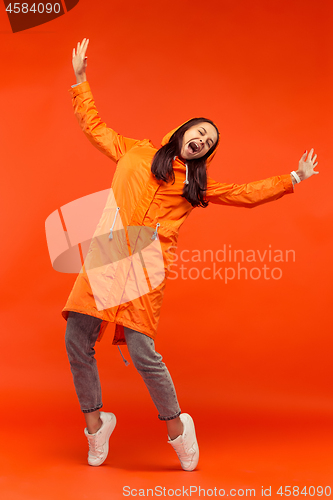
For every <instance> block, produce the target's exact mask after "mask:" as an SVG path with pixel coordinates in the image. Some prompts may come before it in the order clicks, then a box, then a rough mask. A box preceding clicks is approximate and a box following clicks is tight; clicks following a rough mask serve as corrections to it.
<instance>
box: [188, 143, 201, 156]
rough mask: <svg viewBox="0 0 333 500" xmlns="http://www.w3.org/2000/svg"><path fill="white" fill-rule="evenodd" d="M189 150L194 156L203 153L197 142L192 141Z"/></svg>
mask: <svg viewBox="0 0 333 500" xmlns="http://www.w3.org/2000/svg"><path fill="white" fill-rule="evenodd" d="M188 149H189V151H190V153H192V154H195V153H199V151H201V147H200V146H199V144H198V143H197V142H195V141H191V142H190V143H189V145H188Z"/></svg>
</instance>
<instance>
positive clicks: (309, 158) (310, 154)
mask: <svg viewBox="0 0 333 500" xmlns="http://www.w3.org/2000/svg"><path fill="white" fill-rule="evenodd" d="M313 152H314V149H313V148H311V149H310V152H309V156H308V160H312V155H313Z"/></svg>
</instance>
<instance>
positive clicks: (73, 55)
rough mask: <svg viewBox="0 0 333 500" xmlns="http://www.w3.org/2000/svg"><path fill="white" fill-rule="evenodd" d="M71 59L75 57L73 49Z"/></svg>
mask: <svg viewBox="0 0 333 500" xmlns="http://www.w3.org/2000/svg"><path fill="white" fill-rule="evenodd" d="M72 57H73V59H74V57H75V49H73V52H72Z"/></svg>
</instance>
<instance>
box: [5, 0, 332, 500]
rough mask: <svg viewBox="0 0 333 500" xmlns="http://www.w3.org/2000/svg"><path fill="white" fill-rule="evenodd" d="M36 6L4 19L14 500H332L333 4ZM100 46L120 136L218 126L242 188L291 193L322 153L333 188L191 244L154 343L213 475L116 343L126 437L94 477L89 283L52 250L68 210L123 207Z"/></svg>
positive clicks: (217, 227) (214, 226)
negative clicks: (85, 91) (188, 461)
mask: <svg viewBox="0 0 333 500" xmlns="http://www.w3.org/2000/svg"><path fill="white" fill-rule="evenodd" d="M23 5H26V4H22V3H20V4H14V3H11V4H10V7H9V8H8V6H9V2H7V1H6V2H3V4H2V5H0V24H1V28H0V36H1V67H2V78H1V101H2V106H1V114H2V118H1V120H0V126H1V134H0V138H1V148H0V154H1V172H2V175H1V178H2V182H1V190H2V193H1V214H2V217H1V222H2V246H1V285H2V286H1V289H2V294H1V295H2V296H1V325H2V357H1V358H2V368H1V370H2V372H1V373H2V377H1V382H0V384H1V405H2V412H1V434H2V435H3V436H2V438H1V442H2V449H1V452H0V471H1V472H0V475H1V481H0V494H1V498H4V499H11V500H16V499H29V500H30V499H31V500H32V499H33V500H36V499H37V500H39V499H43V500H45V499H53V498H59V497H60V496H61V498H63V499H64V500H67V499H78V498H91V497H94V498H95V499H98V500H99V499H102V498H103V499H104V498H112V499H118V498H124V497H125V496H130V497H132V496H135V495H137V496H139V494H140V496H145V495H146V496H148V495H147V489H148V488H150V489H151V490H152V492H153V493H154V495H155V496H158V490H157V489H156V488H157V486H161V488H165V490H164V493H165V495H164V496H173V495H174V496H186V495H187V496H189V495H191V497H192V498H199V497H202V496H204V494H203V492H204V490H205V494H206V496H222V490H223V491H224V492H225V496H245V495H246V493H245V492H246V489H247V488H249V489H253V490H254V491H255V494H256V496H268V494H269V493H271V495H270V496H272V497H273V498H281V496H284V495H286V496H287V495H288V491H291V492H292V495H293V496H295V495H297V491H299V492H301V491H302V488H307V489H306V490H305V492H306V493H307V494H311V492H312V493H314V495H317V496H319V494H320V491H321V490H320V488H321V487H322V488H323V496H329V495H330V494H329V488H330V487H332V489H333V485H332V481H331V478H332V444H333V432H332V418H333V393H332V387H333V374H332V349H333V340H332V319H331V314H332V305H331V304H332V257H331V256H332V251H333V238H332V226H333V203H332V195H331V191H332V181H333V176H332V168H331V167H332V159H333V150H332V133H333V123H332V116H333V106H332V104H333V103H332V87H333V62H332V61H333V58H332V53H333V43H332V32H333V26H332V21H333V5H332V2H330V1H328V0H323V1H321V2H315V1H313V0H303V1H299V0H292V1H286V0H282V1H277V0H270V1H269V2H267V1H263V0H254V1H248V0H240V1H237V2H235V1H232V0H212V1H210V2H202V1H199V0H191V1H190V0H177V1H176V0H170V1H169V2H161V1H158V0H155V1H152V0H143V1H137V0H127V1H126V2H125V1H113V0H101V1H100V2H93V1H92V0H80V1H79V2H67V1H66V2H64V1H60V2H59V9H60V10H59V11H58V7H56V11H57V12H56V11H55V10H54V5H55V3H54V2H53V3H50V5H51V6H52V9H53V10H52V12H50V14H49V15H50V17H49V18H48V17H47V15H48V14H47V10H46V9H47V4H46V3H45V4H42V2H39V4H37V3H36V4H35V9H37V11H36V12H35V13H34V12H33V10H29V12H27V13H26V14H27V17H26V18H24V17H22V16H24V14H25V13H24V12H23V9H28V7H29V9H30V8H31V7H32V2H30V3H28V4H27V5H28V7H23ZM40 5H43V6H44V7H42V6H40ZM15 6H16V7H15ZM6 8H7V10H6ZM15 8H16V11H17V9H19V12H15V11H14V9H15ZM38 8H39V11H38ZM10 9H11V12H10ZM42 9H44V11H43V13H41V12H40V11H41V10H42ZM49 9H50V6H49V7H48V10H49ZM15 15H16V16H20V18H19V17H16V18H15ZM38 15H40V16H42V17H38V18H37V17H35V18H34V17H33V16H38ZM43 16H44V17H43ZM52 16H53V17H52ZM28 17H29V19H28ZM45 19H46V20H45ZM84 37H87V38H89V40H90V42H89V47H88V51H87V56H88V68H87V79H88V82H89V83H90V85H91V89H92V92H93V95H94V99H95V102H96V105H97V109H98V110H99V113H100V116H101V117H102V119H103V120H104V121H105V122H106V123H107V125H108V126H109V127H111V128H113V129H114V130H116V131H117V132H119V133H120V134H122V135H125V136H126V137H132V138H138V139H144V138H149V139H151V140H152V142H153V143H154V144H155V145H156V147H159V145H160V142H161V139H162V137H163V136H164V135H165V134H166V133H167V132H168V131H170V130H171V129H173V128H175V127H176V126H177V125H180V124H181V123H183V122H184V121H186V120H188V119H190V118H192V117H194V116H207V117H208V118H210V119H212V120H213V121H214V122H215V123H216V124H217V125H218V127H219V130H220V134H221V146H220V148H219V151H218V153H217V155H216V157H215V159H214V160H213V162H212V165H211V166H210V167H209V169H210V172H209V173H210V176H211V177H212V178H213V179H215V180H217V181H220V182H227V183H237V184H243V183H247V182H250V181H254V180H260V179H264V178H267V177H271V176H273V175H282V174H288V173H289V172H291V171H292V170H297V168H298V162H299V160H300V158H301V156H302V154H303V152H304V151H305V150H308V151H310V149H311V148H314V152H315V154H317V155H318V158H317V160H318V166H317V167H316V170H318V171H319V172H320V174H319V175H316V176H315V175H314V176H312V177H311V178H310V179H307V180H306V181H304V182H302V183H301V184H300V185H296V186H295V188H294V193H293V194H290V195H286V196H284V197H283V198H282V199H280V200H277V201H275V202H272V203H268V204H264V205H262V206H259V207H256V208H254V209H245V208H234V207H227V206H219V205H212V204H211V205H209V206H208V208H206V209H202V208H197V209H196V210H194V212H193V213H192V214H191V216H190V217H189V219H188V220H187V221H186V223H185V224H184V226H183V227H182V228H181V230H180V237H179V245H178V249H177V251H176V256H177V261H176V262H175V266H174V269H173V271H174V272H173V273H172V274H171V275H170V279H169V280H168V283H167V287H166V292H165V298H164V303H163V306H162V313H161V318H160V323H159V326H158V334H157V338H156V343H155V345H156V350H157V351H158V352H160V353H161V354H162V355H163V359H164V361H165V362H166V364H167V366H168V368H169V370H170V372H171V375H172V377H173V380H174V382H175V386H176V390H177V395H178V399H179V402H180V406H181V409H182V411H183V412H188V413H190V414H191V415H192V416H193V418H194V421H195V423H196V429H197V436H198V441H199V446H200V452H201V457H200V462H199V467H198V469H197V470H196V471H194V472H192V473H185V472H183V471H181V469H180V467H179V463H178V460H177V457H176V456H174V452H173V450H169V448H171V447H169V446H167V444H166V442H167V435H166V429H165V428H164V427H165V426H164V424H163V423H162V422H160V421H159V420H158V419H157V411H156V409H155V407H154V405H153V403H152V401H151V399H150V397H149V394H148V392H147V389H146V388H145V386H144V384H143V382H142V380H141V379H140V376H139V375H138V373H137V372H136V371H135V369H134V367H133V364H132V363H131V364H130V366H129V367H126V366H125V364H124V363H123V361H122V359H121V357H120V354H119V351H118V349H117V348H116V347H115V346H112V345H111V343H112V338H113V332H114V325H109V327H108V328H107V330H106V333H105V335H104V337H103V339H102V341H101V342H100V343H98V344H97V345H96V357H97V360H98V365H99V370H100V376H101V380H102V391H103V402H104V409H105V411H112V412H114V413H115V414H116V415H117V419H118V425H117V428H116V430H115V433H114V435H113V436H112V438H111V441H110V454H109V457H108V459H107V461H106V463H105V464H104V465H103V466H101V467H100V468H98V469H97V470H96V468H93V467H89V466H88V465H87V463H86V454H87V449H86V448H87V443H86V439H85V437H84V435H83V428H84V419H83V417H82V414H81V412H80V409H79V405H78V402H77V399H76V394H75V390H74V386H73V382H72V375H71V372H70V368H69V364H68V360H67V355H66V350H65V343H64V334H65V328H66V322H65V320H64V319H63V318H62V316H61V310H62V308H63V307H64V305H65V303H66V300H67V297H68V295H69V293H70V291H71V289H72V286H73V284H74V281H75V279H76V275H75V274H73V273H60V272H57V271H56V270H54V269H53V268H52V263H51V259H50V256H49V251H48V246H47V241H46V234H45V221H46V219H47V217H48V216H49V215H50V214H51V213H52V212H54V211H55V210H57V209H58V208H60V207H61V206H64V205H66V204H68V203H70V202H71V201H73V200H76V199H79V198H81V197H83V196H87V195H89V194H92V193H96V192H99V191H102V190H105V189H108V188H110V186H111V181H112V176H113V174H114V172H115V168H116V165H115V163H113V162H112V161H110V160H109V159H108V158H107V157H106V156H104V155H102V154H101V153H100V152H99V151H98V150H97V149H95V148H94V147H93V146H92V145H91V144H90V143H89V141H87V139H86V138H85V137H84V135H83V133H82V132H81V130H80V128H79V126H78V123H77V121H76V119H75V117H74V113H73V109H72V104H71V98H70V94H69V92H68V90H69V88H70V86H71V85H73V84H74V83H76V82H75V76H74V73H73V69H72V65H71V57H72V49H73V48H74V47H76V44H77V42H78V41H81V40H82V39H83V38H84ZM122 352H123V354H124V356H125V357H128V351H127V348H126V347H124V348H122ZM191 487H192V490H190V488H191ZM195 487H196V488H197V489H196V490H195ZM280 487H281V488H282V490H279V488H280ZM182 488H183V489H182ZM199 488H201V493H200V490H199ZM214 488H215V489H214ZM285 488H290V490H288V489H285ZM297 488H299V490H297ZM311 488H314V489H313V490H311ZM325 488H326V490H325ZM233 489H234V491H235V494H233V493H232V490H233ZM140 491H141V493H140ZM161 491H162V490H161ZM281 491H282V494H281ZM172 492H173V494H172ZM177 492H178V493H179V492H180V494H178V493H177ZM186 492H187V493H186ZM242 492H243V493H242ZM279 492H280V494H279ZM210 493H211V494H210ZM144 494H145V495H144ZM303 494H304V490H303ZM154 495H153V494H150V496H154ZM332 495H333V492H332ZM252 496H253V493H252Z"/></svg>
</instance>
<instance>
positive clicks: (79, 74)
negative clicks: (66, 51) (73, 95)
mask: <svg viewBox="0 0 333 500" xmlns="http://www.w3.org/2000/svg"><path fill="white" fill-rule="evenodd" d="M88 43H89V38H84V39H83V40H82V42H81V43H80V42H78V44H77V47H76V51H75V49H73V58H72V64H73V69H74V73H75V76H76V81H77V83H82V82H84V81H86V79H87V78H86V68H87V59H88V58H87V57H86V50H87V47H88Z"/></svg>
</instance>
